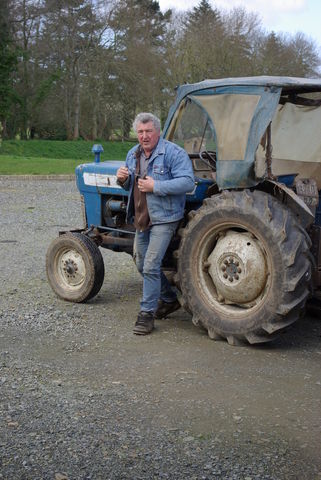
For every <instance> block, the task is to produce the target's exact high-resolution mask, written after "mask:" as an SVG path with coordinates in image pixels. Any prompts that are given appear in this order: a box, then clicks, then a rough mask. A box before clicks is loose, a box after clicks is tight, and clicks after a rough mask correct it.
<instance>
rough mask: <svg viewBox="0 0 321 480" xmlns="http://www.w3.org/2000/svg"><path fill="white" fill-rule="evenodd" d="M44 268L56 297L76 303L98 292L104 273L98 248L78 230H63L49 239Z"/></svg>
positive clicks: (84, 300)
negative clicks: (75, 231)
mask: <svg viewBox="0 0 321 480" xmlns="http://www.w3.org/2000/svg"><path fill="white" fill-rule="evenodd" d="M46 270H47V277H48V281H49V284H50V286H51V288H52V289H53V291H54V292H55V293H56V294H57V295H58V297H60V298H62V299H63V300H67V301H70V302H75V303H80V302H86V301H87V300H89V299H90V298H92V297H94V296H95V295H97V293H98V292H99V290H100V289H101V286H102V284H103V281H104V275H105V268H104V261H103V258H102V255H101V253H100V250H99V248H98V247H97V245H96V244H95V243H94V242H93V241H92V240H91V239H90V238H88V237H86V236H85V235H83V234H81V233H66V234H64V235H61V236H60V237H58V238H56V239H55V240H53V241H52V242H51V244H50V245H49V248H48V251H47V255H46Z"/></svg>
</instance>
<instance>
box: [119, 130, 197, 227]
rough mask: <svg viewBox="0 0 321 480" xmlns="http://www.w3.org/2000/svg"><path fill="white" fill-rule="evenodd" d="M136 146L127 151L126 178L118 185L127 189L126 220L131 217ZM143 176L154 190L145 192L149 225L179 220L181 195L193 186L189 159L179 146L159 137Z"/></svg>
mask: <svg viewBox="0 0 321 480" xmlns="http://www.w3.org/2000/svg"><path fill="white" fill-rule="evenodd" d="M137 147H138V145H136V146H135V147H133V148H132V149H130V150H129V152H128V154H127V158H126V167H127V168H128V170H129V177H128V179H127V180H126V182H125V183H124V184H123V185H122V186H123V188H125V189H126V190H129V197H128V198H129V199H128V204H127V221H128V222H133V217H134V182H135V171H136V162H137V160H136V155H135V152H136V150H137ZM147 176H149V177H152V178H153V179H154V191H153V192H151V193H147V194H146V199H147V208H148V212H149V217H150V220H151V223H152V225H155V224H158V223H168V222H174V221H176V220H180V219H181V218H183V216H184V208H185V197H186V193H187V192H191V191H193V190H194V188H195V183H194V173H193V167H192V162H191V160H190V158H189V156H188V155H187V153H186V152H185V150H183V149H182V148H181V147H179V146H178V145H176V144H175V143H172V142H169V141H167V140H164V139H163V138H160V139H159V142H158V144H157V145H156V148H155V150H154V151H153V153H152V156H151V158H150V160H149V162H148V168H147Z"/></svg>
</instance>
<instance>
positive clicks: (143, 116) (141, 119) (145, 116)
mask: <svg viewBox="0 0 321 480" xmlns="http://www.w3.org/2000/svg"><path fill="white" fill-rule="evenodd" d="M148 122H152V123H153V125H154V127H155V129H156V130H157V131H158V132H160V131H161V122H160V119H159V118H157V117H156V116H155V115H153V114H152V113H146V112H143V113H139V114H138V115H137V116H136V118H135V120H134V122H133V129H134V131H135V132H136V133H137V126H138V124H139V123H148Z"/></svg>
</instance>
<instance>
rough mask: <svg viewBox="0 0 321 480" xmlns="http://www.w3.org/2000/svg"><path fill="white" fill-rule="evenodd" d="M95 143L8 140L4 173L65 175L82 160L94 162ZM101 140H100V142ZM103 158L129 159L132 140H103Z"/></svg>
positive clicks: (0, 152) (2, 154) (0, 168)
mask: <svg viewBox="0 0 321 480" xmlns="http://www.w3.org/2000/svg"><path fill="white" fill-rule="evenodd" d="M93 143H94V142H86V141H75V142H72V141H70V142H68V141H54V140H27V141H24V140H5V141H2V143H1V146H0V175H59V174H60V175H62V174H71V173H74V172H75V167H76V166H77V165H79V164H80V163H86V162H92V161H94V155H93V153H91V149H92V146H93ZM97 143H98V142H97ZM99 143H101V145H102V146H103V148H104V152H103V153H102V155H101V159H102V160H125V158H126V154H127V152H128V150H129V149H130V148H131V147H132V146H133V143H131V142H99Z"/></svg>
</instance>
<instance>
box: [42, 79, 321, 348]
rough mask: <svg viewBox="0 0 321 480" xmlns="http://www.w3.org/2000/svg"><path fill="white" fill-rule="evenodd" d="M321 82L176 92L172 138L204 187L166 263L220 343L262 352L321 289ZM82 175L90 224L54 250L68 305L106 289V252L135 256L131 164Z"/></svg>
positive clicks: (253, 82)
mask: <svg viewBox="0 0 321 480" xmlns="http://www.w3.org/2000/svg"><path fill="white" fill-rule="evenodd" d="M320 131H321V80H318V79H304V78H291V77H247V78H228V79H223V80H205V81H203V82H200V83H196V84H190V85H182V86H181V87H179V88H178V90H177V96H176V100H175V103H174V105H173V106H172V107H171V109H170V111H169V114H168V118H167V121H166V124H165V126H164V129H163V137H164V138H166V139H168V140H170V141H172V142H175V143H177V144H179V145H180V146H182V147H183V148H184V149H185V150H186V151H187V153H188V154H189V156H190V158H191V161H192V163H193V167H194V173H195V179H196V181H195V189H194V191H193V192H191V193H190V194H188V195H187V201H186V214H185V217H184V219H183V220H182V222H181V224H180V227H179V229H178V231H177V235H176V236H175V237H174V239H173V241H172V243H171V244H170V246H169V248H168V251H167V254H166V257H165V259H164V264H163V269H164V272H165V273H166V274H167V275H168V277H169V278H171V279H172V281H173V283H174V284H175V285H176V286H177V288H178V290H179V291H180V292H181V295H180V301H181V304H182V306H183V307H184V308H185V309H186V310H187V311H188V312H189V313H190V314H191V315H192V320H193V323H194V324H195V325H199V326H201V327H203V328H205V329H206V330H207V332H208V335H209V337H210V338H212V339H221V338H223V339H227V341H228V342H229V343H230V344H232V345H235V344H238V343H239V342H244V341H245V342H249V343H251V344H252V343H261V342H265V341H269V340H271V339H273V338H274V337H275V336H276V335H277V334H278V333H279V332H280V331H282V330H283V329H285V328H286V327H288V326H289V325H291V324H292V323H293V322H295V321H296V320H297V319H298V318H299V317H300V316H301V315H303V314H304V311H305V306H306V302H307V300H308V299H309V298H311V297H315V298H318V297H320V292H321V200H320V198H321V197H320V192H321V135H320ZM93 152H94V153H95V161H94V162H93V163H87V164H84V165H79V166H78V167H77V169H76V179H77V186H78V189H79V192H80V195H81V201H82V206H83V214H84V226H83V228H80V229H78V230H74V231H70V232H60V235H59V237H58V238H57V239H55V240H54V241H53V242H52V243H51V245H50V246H49V249H48V252H47V276H48V279H49V283H50V285H51V287H52V288H53V290H54V291H55V293H56V294H57V295H58V296H59V297H61V298H63V299H65V300H68V301H72V302H85V301H86V300H88V299H90V298H92V297H94V296H95V295H96V294H97V293H98V292H99V290H100V288H101V286H102V283H103V281H104V263H103V259H102V256H101V253H100V249H99V247H102V248H108V249H111V250H114V251H115V252H127V253H129V254H131V255H133V256H135V255H134V251H135V246H134V233H135V232H134V228H133V226H132V225H131V224H128V223H126V205H127V200H128V193H127V192H126V191H125V190H123V189H122V188H121V187H120V186H119V185H118V184H117V181H116V171H117V169H118V168H119V167H120V166H121V165H122V164H123V162H121V161H107V162H102V161H100V156H101V152H102V149H101V147H100V146H99V145H95V146H94V147H93Z"/></svg>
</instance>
